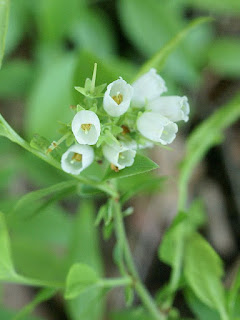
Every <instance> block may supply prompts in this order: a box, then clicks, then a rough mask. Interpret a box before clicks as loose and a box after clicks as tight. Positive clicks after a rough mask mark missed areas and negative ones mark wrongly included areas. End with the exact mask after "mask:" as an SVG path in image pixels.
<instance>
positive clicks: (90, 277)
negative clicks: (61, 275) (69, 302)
mask: <svg viewBox="0 0 240 320" xmlns="http://www.w3.org/2000/svg"><path fill="white" fill-rule="evenodd" d="M99 280H100V278H99V277H98V275H97V273H96V272H95V270H94V269H92V268H91V267H89V266H88V265H86V264H83V263H77V264H74V265H73V266H72V267H71V269H70V271H69V273H68V276H67V280H66V290H65V295H64V296H65V298H66V299H74V298H76V297H77V296H79V295H80V294H82V293H84V292H86V291H88V290H90V289H93V288H96V287H97V286H98V284H99Z"/></svg>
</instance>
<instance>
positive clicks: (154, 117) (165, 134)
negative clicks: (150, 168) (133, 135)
mask: <svg viewBox="0 0 240 320" xmlns="http://www.w3.org/2000/svg"><path fill="white" fill-rule="evenodd" d="M137 128H138V130H139V132H140V133H141V134H142V135H143V136H144V137H145V138H147V139H149V140H151V141H155V142H160V143H161V144H163V145H165V144H169V143H172V142H173V140H174V139H175V137H176V133H177V131H178V126H177V125H176V123H174V122H172V121H170V120H169V119H167V118H166V117H163V116H162V115H160V114H159V113H155V112H145V113H143V114H142V115H141V116H140V117H139V118H138V120H137Z"/></svg>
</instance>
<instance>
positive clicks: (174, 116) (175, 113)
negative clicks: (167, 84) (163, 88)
mask: <svg viewBox="0 0 240 320" xmlns="http://www.w3.org/2000/svg"><path fill="white" fill-rule="evenodd" d="M147 109H148V110H152V111H153V112H159V113H160V114H161V115H162V116H164V117H166V118H168V119H169V120H171V121H173V122H177V121H180V120H184V121H185V122H187V121H188V119H189V117H188V115H189V112H190V108H189V104H188V99H187V97H179V96H166V97H159V98H157V99H155V100H153V101H149V103H148V104H147Z"/></svg>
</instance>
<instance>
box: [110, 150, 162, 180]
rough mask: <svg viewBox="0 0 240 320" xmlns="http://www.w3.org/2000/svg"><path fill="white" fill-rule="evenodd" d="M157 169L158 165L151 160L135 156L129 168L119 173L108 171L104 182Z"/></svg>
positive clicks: (138, 155)
mask: <svg viewBox="0 0 240 320" xmlns="http://www.w3.org/2000/svg"><path fill="white" fill-rule="evenodd" d="M157 168H158V165H157V164H156V163H155V162H153V161H152V160H151V159H149V158H147V157H145V156H143V155H140V154H137V155H136V157H135V160H134V164H133V165H132V166H131V167H127V168H125V169H122V170H120V171H119V172H115V171H112V170H111V171H110V170H109V172H108V173H107V174H106V176H105V178H104V180H109V179H116V178H123V177H128V176H133V175H136V174H139V173H144V172H148V171H151V170H154V169H157Z"/></svg>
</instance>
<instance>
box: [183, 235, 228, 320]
mask: <svg viewBox="0 0 240 320" xmlns="http://www.w3.org/2000/svg"><path fill="white" fill-rule="evenodd" d="M184 276H185V278H186V281H187V283H188V285H189V286H190V288H191V289H192V290H193V292H194V293H195V294H196V296H197V297H198V298H199V299H200V300H201V301H202V302H203V303H205V304H206V305H208V306H209V307H210V308H213V309H216V310H218V312H219V314H220V315H221V318H222V319H228V317H227V313H226V307H225V305H226V303H225V293H224V288H223V285H222V282H221V277H222V276H223V266H222V261H221V259H220V258H219V256H218V255H217V253H216V252H215V251H214V250H213V248H212V247H211V246H210V245H209V244H208V242H207V241H206V240H205V239H204V238H203V237H202V236H200V235H199V234H197V233H195V234H193V235H192V236H191V237H190V238H189V239H188V242H187V243H186V250H185V252H184Z"/></svg>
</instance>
